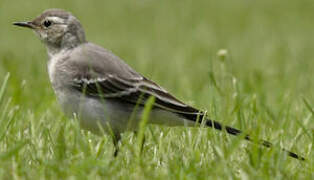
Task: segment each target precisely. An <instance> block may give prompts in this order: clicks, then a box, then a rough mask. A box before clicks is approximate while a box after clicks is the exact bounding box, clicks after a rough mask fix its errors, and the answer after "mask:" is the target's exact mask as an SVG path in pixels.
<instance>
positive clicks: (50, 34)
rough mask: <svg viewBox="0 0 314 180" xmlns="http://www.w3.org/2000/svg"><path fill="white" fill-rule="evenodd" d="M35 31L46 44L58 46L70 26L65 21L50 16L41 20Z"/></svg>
mask: <svg viewBox="0 0 314 180" xmlns="http://www.w3.org/2000/svg"><path fill="white" fill-rule="evenodd" d="M33 30H34V32H35V33H36V34H37V35H38V36H39V38H40V39H41V40H42V41H43V42H44V43H47V44H50V45H56V46H58V45H60V43H61V41H62V38H63V36H64V35H65V34H66V32H67V31H68V25H67V22H66V20H65V19H62V18H60V17H56V16H48V17H46V18H44V19H43V20H41V21H40V23H39V24H37V25H36V26H35V28H33Z"/></svg>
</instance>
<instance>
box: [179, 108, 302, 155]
mask: <svg viewBox="0 0 314 180" xmlns="http://www.w3.org/2000/svg"><path fill="white" fill-rule="evenodd" d="M178 114H179V115H180V116H183V117H184V118H186V119H188V120H191V121H194V122H195V121H197V119H206V126H208V127H212V128H214V129H216V130H219V131H226V132H227V133H228V134H231V135H234V136H238V135H242V134H243V132H242V131H241V130H239V129H236V128H233V127H230V126H224V125H222V124H221V123H219V122H217V121H213V120H211V119H208V118H203V115H198V116H197V115H195V114H184V113H183V114H182V113H178ZM244 139H246V140H248V141H250V142H255V141H254V140H253V139H252V138H251V137H250V135H248V134H246V135H245V137H244ZM257 143H258V144H260V145H262V146H265V147H267V148H271V147H272V146H273V144H272V143H271V142H268V141H266V140H259V141H258V142H257ZM282 151H284V152H286V153H287V154H288V155H289V156H291V157H293V158H295V159H299V160H302V161H304V160H305V158H304V157H302V156H300V155H298V154H296V153H294V152H292V151H289V150H287V149H284V148H282Z"/></svg>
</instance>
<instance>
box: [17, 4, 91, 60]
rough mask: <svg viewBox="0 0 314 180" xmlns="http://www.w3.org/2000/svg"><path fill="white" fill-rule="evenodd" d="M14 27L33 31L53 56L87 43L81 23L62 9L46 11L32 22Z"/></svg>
mask: <svg viewBox="0 0 314 180" xmlns="http://www.w3.org/2000/svg"><path fill="white" fill-rule="evenodd" d="M14 25H17V26H21V27H27V28H30V29H32V30H33V31H34V32H35V33H36V34H37V35H38V36H39V38H40V39H41V40H42V41H43V42H44V43H45V45H46V47H47V48H48V52H49V53H51V54H54V53H57V52H59V51H60V50H62V49H64V48H73V47H76V46H78V45H80V44H82V43H85V42H86V40H85V33H84V30H83V28H82V25H81V23H80V22H79V21H78V20H77V18H76V17H74V16H73V15H72V14H71V13H69V12H66V11H64V10H61V9H49V10H46V11H44V12H43V13H42V14H41V15H39V16H38V17H36V18H35V19H33V20H32V21H26V22H16V23H14Z"/></svg>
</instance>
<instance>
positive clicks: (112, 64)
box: [14, 9, 303, 159]
mask: <svg viewBox="0 0 314 180" xmlns="http://www.w3.org/2000/svg"><path fill="white" fill-rule="evenodd" d="M14 25H17V26H22V27H27V28H30V29H32V30H33V31H34V32H35V33H36V34H37V35H38V36H39V38H40V39H41V41H42V42H43V43H44V44H45V45H46V47H47V51H48V57H49V60H48V72H49V78H50V81H51V84H52V87H53V89H54V91H55V94H56V96H57V98H58V102H59V103H60V105H61V106H62V109H63V111H64V112H65V114H67V115H69V116H73V114H76V115H77V116H78V119H79V120H80V123H81V125H82V127H83V128H85V129H88V130H90V131H92V132H97V131H98V130H99V124H101V125H102V126H103V127H106V126H107V124H109V125H110V127H111V128H112V131H113V132H114V134H115V135H116V137H119V135H120V133H121V132H124V131H126V130H127V128H128V125H129V124H130V123H129V122H128V121H129V120H130V117H131V115H132V114H133V112H134V109H135V107H139V108H138V109H139V110H138V111H136V115H135V117H134V122H135V123H131V130H136V127H137V124H138V122H139V121H140V117H141V112H142V110H143V106H144V105H145V102H146V100H147V99H148V98H149V97H150V96H154V97H155V103H154V106H153V108H152V110H151V112H150V119H149V122H150V123H153V124H164V125H169V126H180V125H188V126H191V125H195V123H197V120H198V119H200V120H202V119H205V120H206V125H207V126H208V127H212V128H214V129H217V130H224V131H226V132H227V133H229V134H232V135H239V134H241V133H242V132H241V131H240V130H238V129H235V128H232V127H229V126H223V125H222V124H220V123H219V122H217V121H212V120H210V119H208V118H207V116H206V115H205V114H204V113H203V112H201V111H199V110H198V109H196V108H193V107H191V106H189V105H187V104H185V103H183V102H181V101H179V100H178V99H176V98H175V97H173V96H172V95H171V94H169V93H168V92H167V91H166V90H164V89H163V88H161V87H160V86H158V85H157V84H156V83H154V82H152V81H151V80H149V79H147V78H145V77H143V76H142V75H141V74H139V73H137V72H136V71H134V70H133V69H132V68H131V67H130V66H128V65H127V64H126V63H124V62H123V60H121V59H120V58H119V57H117V56H116V55H114V54H113V53H112V52H110V51H108V50H106V49H104V48H102V47H100V46H98V45H96V44H93V43H90V42H88V41H86V39H85V33H84V30H83V28H82V26H81V24H80V22H79V21H78V19H77V18H76V17H74V16H73V15H72V14H71V13H69V12H66V11H63V10H60V9H50V10H46V11H45V12H43V13H42V14H41V15H40V16H38V17H36V18H35V19H34V20H32V21H27V22H16V23H14ZM244 137H245V139H247V140H251V138H250V136H248V135H245V136H244ZM260 143H261V144H262V145H264V146H266V147H271V146H272V144H271V143H269V142H267V141H264V140H262V141H261V142H260ZM284 151H286V152H287V153H288V154H289V155H290V156H292V157H294V158H298V159H303V158H302V157H300V156H298V155H297V154H295V153H293V152H290V151H287V150H285V149H284Z"/></svg>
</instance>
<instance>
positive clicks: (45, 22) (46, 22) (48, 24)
mask: <svg viewBox="0 0 314 180" xmlns="http://www.w3.org/2000/svg"><path fill="white" fill-rule="evenodd" d="M43 24H44V26H45V27H46V28H47V27H49V26H51V21H49V20H46V21H44V23H43Z"/></svg>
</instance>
